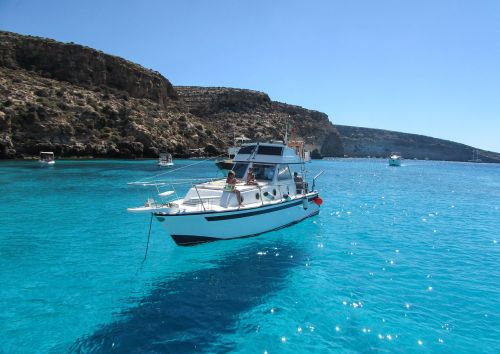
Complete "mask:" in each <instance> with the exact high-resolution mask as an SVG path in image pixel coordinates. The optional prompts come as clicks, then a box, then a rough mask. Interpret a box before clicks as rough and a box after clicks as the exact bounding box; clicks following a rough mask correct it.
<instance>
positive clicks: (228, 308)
mask: <svg viewBox="0 0 500 354" xmlns="http://www.w3.org/2000/svg"><path fill="white" fill-rule="evenodd" d="M273 239H274V241H273V242H265V243H264V242H262V241H259V242H249V243H250V245H249V246H247V247H245V248H243V249H240V250H238V251H234V253H232V254H231V255H230V256H227V257H226V258H224V259H222V260H218V261H215V262H214V267H212V268H209V269H202V270H198V271H194V272H189V273H187V274H182V275H180V276H179V277H177V278H175V279H173V280H169V281H164V282H161V281H159V282H157V283H156V284H154V285H153V289H152V290H151V292H150V293H149V295H147V296H145V297H143V298H141V299H139V301H138V304H137V305H136V306H134V307H132V308H129V309H126V310H124V311H122V312H121V313H119V314H118V316H116V318H117V319H116V321H115V322H113V323H109V324H105V325H103V326H101V327H100V328H99V329H97V330H96V331H95V332H94V333H93V334H91V335H89V336H87V337H84V338H81V339H79V340H77V341H76V342H75V343H74V344H73V345H72V346H71V347H70V349H69V351H70V352H73V353H89V352H92V353H103V352H110V351H117V352H120V353H129V352H130V353H132V352H134V353H138V352H168V353H181V352H182V353H187V352H200V351H201V352H214V351H217V352H219V351H223V352H228V351H231V350H233V349H234V345H236V343H234V344H232V343H221V342H218V341H217V339H218V338H220V336H222V335H224V334H230V333H234V331H235V327H236V326H237V325H238V318H239V315H240V314H241V313H243V312H245V311H248V310H250V309H252V308H253V307H254V306H258V305H261V304H262V303H263V302H264V299H265V298H266V297H267V296H270V295H272V294H274V293H276V292H278V291H280V290H281V289H283V288H284V287H285V286H286V279H287V276H288V274H289V273H290V271H291V270H292V269H293V268H294V267H296V266H301V265H303V264H304V263H305V262H306V258H307V256H306V255H305V254H304V252H303V245H302V247H300V243H301V242H300V241H291V240H287V241H282V242H277V241H278V240H277V239H276V238H274V237H273ZM238 242H244V243H247V242H248V241H243V240H241V241H238ZM223 243H225V242H221V244H223ZM202 247H204V246H202ZM290 255H293V258H292V257H290ZM136 302H137V301H136Z"/></svg>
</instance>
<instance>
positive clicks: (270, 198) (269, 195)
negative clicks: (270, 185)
mask: <svg viewBox="0 0 500 354" xmlns="http://www.w3.org/2000/svg"><path fill="white" fill-rule="evenodd" d="M264 197H266V198H267V199H269V200H273V199H274V197H273V196H272V195H271V194H269V192H264Z"/></svg>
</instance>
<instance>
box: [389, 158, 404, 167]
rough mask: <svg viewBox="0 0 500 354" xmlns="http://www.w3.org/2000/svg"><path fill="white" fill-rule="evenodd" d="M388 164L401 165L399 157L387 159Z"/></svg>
mask: <svg viewBox="0 0 500 354" xmlns="http://www.w3.org/2000/svg"><path fill="white" fill-rule="evenodd" d="M389 166H401V160H400V159H389Z"/></svg>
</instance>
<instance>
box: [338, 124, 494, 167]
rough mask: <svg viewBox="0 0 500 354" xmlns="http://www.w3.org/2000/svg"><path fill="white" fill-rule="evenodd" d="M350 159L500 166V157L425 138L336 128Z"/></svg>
mask: <svg viewBox="0 0 500 354" xmlns="http://www.w3.org/2000/svg"><path fill="white" fill-rule="evenodd" d="M336 127H337V129H338V131H339V133H340V136H341V140H342V145H343V147H344V152H345V155H346V156H349V157H368V156H371V157H387V156H389V154H390V153H391V152H400V153H401V155H402V156H403V157H404V158H406V159H414V158H415V159H420V160H423V159H429V160H447V161H469V160H471V159H473V156H474V158H479V159H480V160H481V161H482V162H500V154H498V153H495V152H491V151H485V150H480V149H475V148H473V147H472V146H468V145H464V144H459V143H455V142H452V141H448V140H443V139H436V138H431V137H428V136H424V135H417V134H407V133H400V132H394V131H389V130H382V129H371V128H360V127H350V126H346V125H336Z"/></svg>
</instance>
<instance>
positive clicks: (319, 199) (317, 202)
mask: <svg viewBox="0 0 500 354" xmlns="http://www.w3.org/2000/svg"><path fill="white" fill-rule="evenodd" d="M313 202H314V204H316V205H317V206H321V204H323V199H321V198H320V197H319V196H318V197H316V198H314V199H313Z"/></svg>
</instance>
